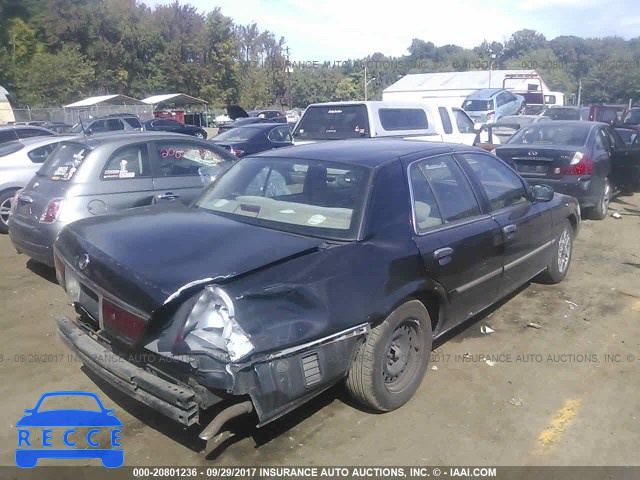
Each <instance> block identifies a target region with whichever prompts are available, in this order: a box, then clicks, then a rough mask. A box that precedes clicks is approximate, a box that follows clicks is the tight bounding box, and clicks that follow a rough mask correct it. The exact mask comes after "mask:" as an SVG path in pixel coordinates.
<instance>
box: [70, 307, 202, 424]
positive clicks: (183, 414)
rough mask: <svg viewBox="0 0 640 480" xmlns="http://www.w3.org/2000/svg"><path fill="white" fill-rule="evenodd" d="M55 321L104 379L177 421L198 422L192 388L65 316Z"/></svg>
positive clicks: (77, 353)
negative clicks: (146, 365)
mask: <svg viewBox="0 0 640 480" xmlns="http://www.w3.org/2000/svg"><path fill="white" fill-rule="evenodd" d="M57 323H58V328H59V330H58V334H59V336H60V338H61V339H62V341H63V342H64V343H65V344H66V345H67V346H68V347H69V348H70V349H71V350H72V351H73V352H74V353H75V354H76V355H77V356H78V357H79V359H80V360H81V361H82V363H84V365H85V366H86V367H87V368H88V369H89V370H91V371H92V372H94V373H95V374H96V375H98V376H99V377H101V378H102V379H103V380H105V381H107V382H108V383H109V384H111V385H113V386H114V387H116V388H117V389H119V390H121V391H122V392H124V393H126V394H127V395H129V396H131V397H133V398H135V399H136V400H138V401H139V402H142V403H144V404H145V405H148V406H150V407H151V408H153V409H154V410H158V411H159V412H161V413H163V414H164V415H166V416H167V417H169V418H171V419H173V420H175V421H176V422H178V423H181V424H183V425H186V426H189V425H193V424H194V423H198V420H199V407H198V403H197V399H196V394H195V392H194V391H193V390H192V389H190V388H189V387H186V386H184V385H178V384H174V383H171V382H168V381H167V380H164V379H162V378H159V377H157V376H155V375H153V374H151V373H149V372H147V371H146V370H143V369H142V368H140V367H137V366H135V365H133V364H131V363H129V362H128V361H126V360H125V359H123V358H122V357H119V356H118V355H116V354H114V353H113V352H111V351H110V350H108V349H107V348H105V347H103V346H102V345H100V344H99V343H98V342H97V341H95V340H93V339H92V338H91V337H90V336H89V334H87V333H86V332H84V331H83V330H82V329H81V328H80V327H79V326H78V325H76V324H75V323H74V322H72V321H70V320H69V319H67V318H64V317H61V318H58V320H57Z"/></svg>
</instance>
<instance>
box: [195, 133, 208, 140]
mask: <svg viewBox="0 0 640 480" xmlns="http://www.w3.org/2000/svg"><path fill="white" fill-rule="evenodd" d="M195 137H196V138H202V139H204V138H207V137H206V136H205V134H204V133H202V132H196V135H195Z"/></svg>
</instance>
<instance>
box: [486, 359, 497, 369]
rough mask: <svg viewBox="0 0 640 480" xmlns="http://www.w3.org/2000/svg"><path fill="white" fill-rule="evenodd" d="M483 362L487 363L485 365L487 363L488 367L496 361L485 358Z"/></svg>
mask: <svg viewBox="0 0 640 480" xmlns="http://www.w3.org/2000/svg"><path fill="white" fill-rule="evenodd" d="M484 363H486V364H487V365H489V366H490V367H493V366H494V365H495V364H496V362H494V361H492V360H489V359H486V360H485V361H484Z"/></svg>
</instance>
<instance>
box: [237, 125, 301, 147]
mask: <svg viewBox="0 0 640 480" xmlns="http://www.w3.org/2000/svg"><path fill="white" fill-rule="evenodd" d="M231 131H233V130H231ZM267 137H268V138H269V140H271V141H272V142H281V143H287V142H289V143H290V142H292V141H293V138H291V129H290V128H289V127H286V126H285V127H277V128H274V129H273V130H271V131H270V132H269V135H267Z"/></svg>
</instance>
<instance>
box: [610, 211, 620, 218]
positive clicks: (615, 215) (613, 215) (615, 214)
mask: <svg viewBox="0 0 640 480" xmlns="http://www.w3.org/2000/svg"><path fill="white" fill-rule="evenodd" d="M611 216H612V217H613V218H617V219H621V218H622V215H620V214H619V213H618V212H613V213H612V214H611Z"/></svg>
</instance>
